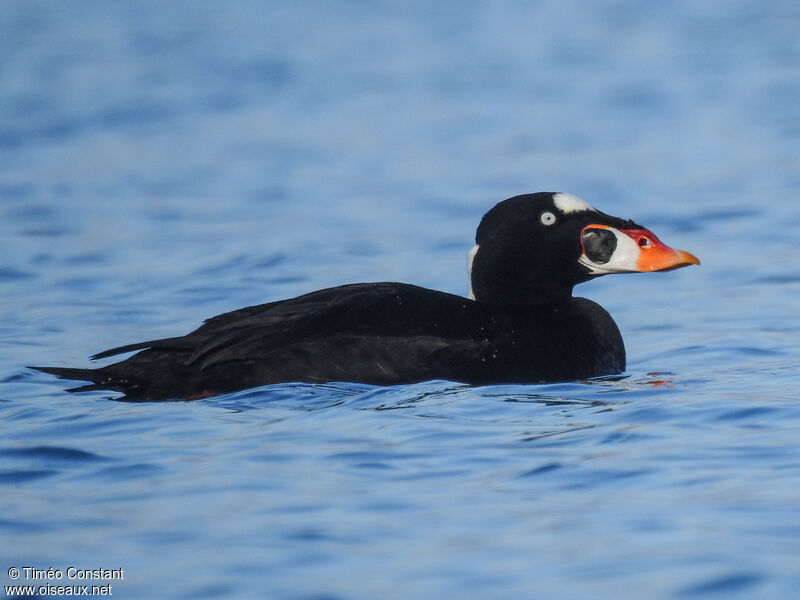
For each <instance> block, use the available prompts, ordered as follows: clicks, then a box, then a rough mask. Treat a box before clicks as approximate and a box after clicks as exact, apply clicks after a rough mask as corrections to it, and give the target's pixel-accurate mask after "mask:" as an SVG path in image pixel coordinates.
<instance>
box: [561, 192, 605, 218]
mask: <svg viewBox="0 0 800 600" xmlns="http://www.w3.org/2000/svg"><path fill="white" fill-rule="evenodd" d="M553 204H555V205H556V208H557V209H558V210H560V211H561V212H562V213H564V214H568V213H574V212H581V211H583V210H593V211H595V212H596V209H595V208H593V207H592V206H590V205H589V204H588V203H587V202H586V201H585V200H581V199H580V198H578V197H577V196H573V195H572V194H553Z"/></svg>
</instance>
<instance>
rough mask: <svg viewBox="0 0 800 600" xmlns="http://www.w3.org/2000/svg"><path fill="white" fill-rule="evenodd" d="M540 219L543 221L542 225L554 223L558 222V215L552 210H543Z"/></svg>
mask: <svg viewBox="0 0 800 600" xmlns="http://www.w3.org/2000/svg"><path fill="white" fill-rule="evenodd" d="M539 220H540V221H541V222H542V225H552V224H553V223H555V222H556V216H555V215H554V214H553V213H551V212H543V213H542V216H541V217H539Z"/></svg>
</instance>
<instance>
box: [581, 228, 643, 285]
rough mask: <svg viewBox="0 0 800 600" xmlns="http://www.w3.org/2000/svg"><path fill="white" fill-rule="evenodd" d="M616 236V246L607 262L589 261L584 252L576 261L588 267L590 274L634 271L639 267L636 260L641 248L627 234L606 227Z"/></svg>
mask: <svg viewBox="0 0 800 600" xmlns="http://www.w3.org/2000/svg"><path fill="white" fill-rule="evenodd" d="M608 230H609V231H611V232H612V233H613V234H614V235H615V236H616V238H617V246H616V248H615V249H614V253H613V254H612V255H611V258H610V260H609V261H608V262H606V263H603V264H597V263H594V262H592V261H591V259H590V258H589V257H588V256H586V253H585V252H584V253H583V254H581V256H580V258H579V259H578V262H579V263H580V264H582V265H583V266H584V267H586V268H587V269H589V273H591V274H592V275H607V274H609V273H636V272H637V271H638V270H639V268H638V266H637V264H636V261H638V260H639V256H640V255H641V253H642V249H641V248H640V247H639V244H637V243H636V242H635V241H633V239H631V237H630V236H629V235H625V234H624V233H622V232H621V231H619V230H618V229H614V228H613V227H609V228H608Z"/></svg>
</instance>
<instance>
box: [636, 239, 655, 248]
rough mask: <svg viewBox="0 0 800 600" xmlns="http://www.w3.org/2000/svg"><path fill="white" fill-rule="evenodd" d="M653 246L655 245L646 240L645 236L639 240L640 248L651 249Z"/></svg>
mask: <svg viewBox="0 0 800 600" xmlns="http://www.w3.org/2000/svg"><path fill="white" fill-rule="evenodd" d="M652 245H653V244H652V242H651V241H650V240H649V239H648V238H646V237H644V236H642V237H640V238H639V247H640V248H649V247H650V246H652Z"/></svg>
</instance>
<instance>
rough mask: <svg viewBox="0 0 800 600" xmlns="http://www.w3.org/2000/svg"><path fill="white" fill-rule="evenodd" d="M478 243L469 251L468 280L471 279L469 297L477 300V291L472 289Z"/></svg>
mask: <svg viewBox="0 0 800 600" xmlns="http://www.w3.org/2000/svg"><path fill="white" fill-rule="evenodd" d="M478 248H479V246H478V244H475V245H474V246H473V247H472V250H470V251H469V252H467V280H468V281H469V294H467V298H469V299H470V300H475V293H474V292H473V291H472V263H473V262H475V255H476V254H477V253H478Z"/></svg>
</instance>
